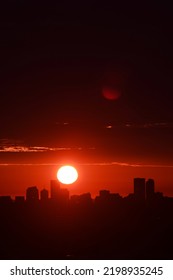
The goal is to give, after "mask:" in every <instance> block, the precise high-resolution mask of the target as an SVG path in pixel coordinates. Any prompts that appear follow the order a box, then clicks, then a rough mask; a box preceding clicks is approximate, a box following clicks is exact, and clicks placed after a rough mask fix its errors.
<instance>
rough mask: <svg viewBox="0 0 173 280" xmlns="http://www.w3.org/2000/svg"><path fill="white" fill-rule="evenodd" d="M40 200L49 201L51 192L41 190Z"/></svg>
mask: <svg viewBox="0 0 173 280" xmlns="http://www.w3.org/2000/svg"><path fill="white" fill-rule="evenodd" d="M40 199H41V201H48V199H49V192H48V190H46V189H43V190H41V192H40Z"/></svg>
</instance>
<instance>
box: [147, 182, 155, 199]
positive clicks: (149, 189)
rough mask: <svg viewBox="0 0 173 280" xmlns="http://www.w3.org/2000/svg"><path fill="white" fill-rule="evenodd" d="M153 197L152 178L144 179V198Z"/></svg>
mask: <svg viewBox="0 0 173 280" xmlns="http://www.w3.org/2000/svg"><path fill="white" fill-rule="evenodd" d="M153 197H154V180H153V179H148V180H147V181H146V199H147V200H151V199H153Z"/></svg>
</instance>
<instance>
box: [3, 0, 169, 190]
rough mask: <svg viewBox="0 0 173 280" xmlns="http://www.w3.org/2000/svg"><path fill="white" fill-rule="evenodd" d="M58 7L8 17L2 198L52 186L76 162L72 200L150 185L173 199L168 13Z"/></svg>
mask: <svg viewBox="0 0 173 280" xmlns="http://www.w3.org/2000/svg"><path fill="white" fill-rule="evenodd" d="M56 2H57V1H53V2H51V4H46V5H44V4H43V3H41V4H35V3H34V4H33V3H32V2H30V3H26V2H25V3H20V2H19V3H18V4H17V3H15V2H14V1H7V2H6V3H4V4H3V5H2V8H1V13H2V14H1V23H0V33H1V38H0V50H1V51H0V60H1V64H0V71H1V78H0V79H1V81H0V90H1V110H0V163H1V166H0V185H1V193H3V194H5V193H10V192H11V193H13V194H15V193H22V192H23V190H24V189H25V188H26V187H27V186H29V185H31V184H32V185H33V184H38V185H39V187H40V188H41V187H43V186H44V185H48V182H49V179H51V178H54V177H55V173H56V169H57V168H58V165H59V164H62V163H66V162H72V163H74V164H75V165H77V166H78V168H79V169H80V170H81V181H79V182H78V185H80V186H78V187H76V189H75V186H72V188H74V189H73V191H74V192H75V191H76V190H77V191H76V192H82V191H91V192H92V193H95V192H96V191H95V190H96V189H99V188H100V187H103V185H104V186H105V185H106V186H108V187H109V186H110V188H111V189H112V190H115V192H116V191H119V192H120V193H121V190H122V193H128V192H130V191H131V189H130V187H131V184H132V178H133V177H134V176H146V177H154V178H155V180H156V182H157V184H158V186H159V190H163V191H164V190H165V192H166V193H169V194H172V191H171V189H172V187H171V184H172V181H173V178H172V166H173V160H172V158H173V146H172V142H173V110H172V101H173V97H172V92H173V91H172V90H173V84H172V64H173V53H172V36H171V34H172V31H171V30H172V15H171V9H170V7H168V6H166V4H163V3H162V6H161V5H159V4H157V5H154V6H152V5H151V3H150V5H149V6H147V5H145V6H142V5H141V3H140V4H134V5H132V4H130V5H129V4H128V5H121V4H120V3H119V4H115V3H114V4H111V3H110V4H109V5H108V4H106V3H104V5H102V4H101V3H100V4H99V5H97V4H93V3H92V4H89V3H87V4H84V3H82V4H79V3H73V5H72V3H71V4H57V3H56ZM105 88H106V90H109V89H110V91H111V92H118V93H119V94H118V98H117V99H115V100H108V99H106V98H105V97H104V96H103V91H104V90H105ZM19 151H20V152H19ZM112 162H116V163H118V164H112ZM96 163H97V165H94V164H96ZM122 163H126V164H128V166H126V167H125V166H122V165H121V164H122ZM4 164H13V165H10V166H9V165H7V166H4ZM16 164H17V165H16ZM23 164H32V166H30V167H28V166H27V165H23ZM33 164H38V165H36V166H35V165H33ZM39 164H41V165H39ZM43 164H44V166H43ZM51 164H53V165H51ZM54 164H55V165H56V166H55V165H54ZM100 164H101V165H100ZM129 165H130V166H129ZM131 165H132V166H131ZM134 165H135V166H134ZM136 165H140V166H136ZM168 166H169V167H168ZM100 168H101V169H102V170H100ZM100 174H101V175H102V176H101V175H100ZM114 174H115V176H114ZM88 178H90V180H89V181H88ZM164 182H165V183H164ZM84 186H85V187H84Z"/></svg>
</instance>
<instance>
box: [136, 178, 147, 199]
mask: <svg viewBox="0 0 173 280" xmlns="http://www.w3.org/2000/svg"><path fill="white" fill-rule="evenodd" d="M134 197H135V199H136V200H138V201H141V202H142V201H145V178H134Z"/></svg>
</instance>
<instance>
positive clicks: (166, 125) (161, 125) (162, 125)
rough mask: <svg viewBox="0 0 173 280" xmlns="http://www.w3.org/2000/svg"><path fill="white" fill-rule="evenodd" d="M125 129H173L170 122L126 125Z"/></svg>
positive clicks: (172, 124)
mask: <svg viewBox="0 0 173 280" xmlns="http://www.w3.org/2000/svg"><path fill="white" fill-rule="evenodd" d="M125 126H126V127H129V128H131V127H132V128H133V127H134V128H173V123H171V122H169V123H168V122H150V123H138V124H137V123H126V124H125Z"/></svg>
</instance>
